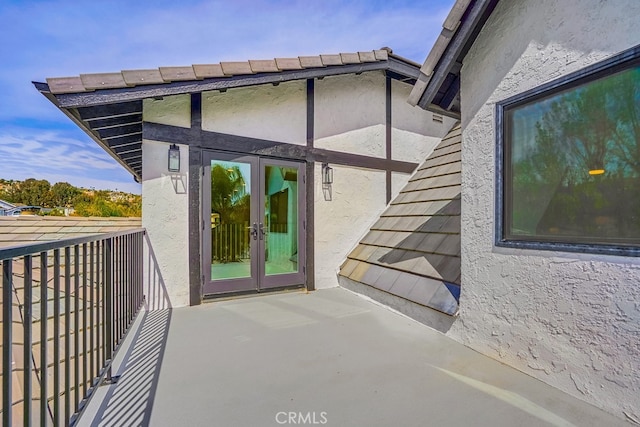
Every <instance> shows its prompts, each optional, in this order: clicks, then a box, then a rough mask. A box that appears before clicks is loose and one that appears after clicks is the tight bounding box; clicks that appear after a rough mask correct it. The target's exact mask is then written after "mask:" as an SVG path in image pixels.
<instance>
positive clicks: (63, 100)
mask: <svg viewBox="0 0 640 427" xmlns="http://www.w3.org/2000/svg"><path fill="white" fill-rule="evenodd" d="M377 70H390V71H393V72H395V73H397V74H400V75H403V76H406V77H409V78H411V79H417V78H418V76H419V75H420V69H419V67H418V66H417V65H414V64H411V63H409V62H406V61H403V60H400V59H398V58H396V57H389V58H388V59H387V60H385V61H377V62H368V63H362V64H349V65H338V66H328V67H323V68H313V69H305V70H291V71H283V72H279V73H259V74H252V75H238V76H230V77H220V78H212V79H203V80H191V81H182V82H172V83H163V84H156V85H148V86H135V87H130V88H118V89H103V90H96V91H94V92H82V93H69V94H58V95H55V97H56V99H57V103H56V105H57V106H58V107H59V108H61V109H63V108H79V107H89V106H95V105H104V104H113V103H120V102H126V101H134V100H141V99H145V98H154V97H160V96H170V95H182V94H188V93H197V92H204V91H211V90H224V89H231V88H239V87H247V86H255V85H261V84H267V83H282V82H287V81H292V80H306V79H312V78H321V77H326V76H336V75H341V74H360V73H364V72H367V71H377ZM39 85H44V86H46V91H47V92H48V86H47V85H46V84H44V83H40V84H39ZM36 87H38V86H36ZM38 89H39V90H40V91H41V92H43V90H42V89H40V88H38ZM43 93H44V92H43Z"/></svg>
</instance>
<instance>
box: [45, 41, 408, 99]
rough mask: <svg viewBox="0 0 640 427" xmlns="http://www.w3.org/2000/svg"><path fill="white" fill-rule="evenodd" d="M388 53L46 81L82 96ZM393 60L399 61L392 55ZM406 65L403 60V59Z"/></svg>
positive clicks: (317, 65) (54, 88)
mask: <svg viewBox="0 0 640 427" xmlns="http://www.w3.org/2000/svg"><path fill="white" fill-rule="evenodd" d="M389 51H390V50H387V49H379V50H374V51H370V52H356V53H339V54H333V55H319V56H299V57H297V58H274V59H266V60H265V59H258V60H256V59H251V60H248V61H240V62H220V63H219V64H194V65H188V66H182V67H160V68H158V69H148V70H122V71H119V72H115V73H95V74H80V75H79V76H73V77H54V78H48V79H47V84H48V85H49V90H50V91H51V93H52V94H54V95H57V94H66V93H81V92H90V91H94V90H99V89H117V88H127V87H135V86H142V85H151V84H163V83H171V82H175V81H191V80H203V79H208V78H219V77H231V76H239V75H251V74H256V73H278V72H282V71H289V70H303V69H307V68H321V67H327V66H335V65H348V64H363V63H367V62H377V61H386V60H388V59H389V55H390V52H389ZM395 57H396V58H399V57H397V56H395ZM403 60H404V61H405V62H408V61H407V60H406V59H403Z"/></svg>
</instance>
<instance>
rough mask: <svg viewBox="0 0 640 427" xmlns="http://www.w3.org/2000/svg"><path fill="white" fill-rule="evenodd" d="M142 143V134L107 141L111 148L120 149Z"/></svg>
mask: <svg viewBox="0 0 640 427" xmlns="http://www.w3.org/2000/svg"><path fill="white" fill-rule="evenodd" d="M141 141H142V134H137V135H127V136H120V137H117V138H110V139H108V140H105V142H106V143H107V145H108V146H109V147H120V146H122V145H129V144H138V143H140V142H141Z"/></svg>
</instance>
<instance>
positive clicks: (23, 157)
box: [0, 0, 454, 194]
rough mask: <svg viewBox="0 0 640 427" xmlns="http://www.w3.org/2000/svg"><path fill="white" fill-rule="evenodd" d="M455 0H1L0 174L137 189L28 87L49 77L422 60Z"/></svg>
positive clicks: (79, 184) (130, 178) (137, 186)
mask: <svg viewBox="0 0 640 427" xmlns="http://www.w3.org/2000/svg"><path fill="white" fill-rule="evenodd" d="M453 3H454V0H234V1H228V0H224V1H217V0H214V1H203V0H170V1H167V0H153V1H147V0H134V1H132V0H28V1H20V0H2V1H1V2H0V93H1V94H2V95H1V96H0V178H4V179H17V180H23V179H26V178H31V177H33V178H37V179H47V180H48V181H49V182H51V183H52V184H53V183H55V182H62V181H64V182H69V183H71V184H73V185H75V186H79V187H85V188H91V187H95V188H99V189H111V190H115V189H117V190H120V191H128V192H133V193H138V194H139V193H140V185H139V184H137V183H135V182H134V181H133V178H132V176H131V174H129V173H128V172H127V171H126V170H125V169H124V168H123V167H122V166H120V165H119V164H118V163H116V161H115V160H113V159H112V158H111V157H110V156H109V155H108V154H107V153H106V152H105V151H104V150H102V149H101V148H100V147H99V146H98V145H97V144H96V143H95V142H94V141H92V140H91V139H90V138H89V136H88V135H86V134H85V133H84V132H82V131H81V130H80V129H79V128H78V127H77V126H76V125H74V124H73V123H72V122H71V120H69V119H68V118H67V117H66V116H64V115H63V114H62V112H60V111H58V110H57V109H56V108H55V107H54V106H53V104H51V103H50V102H49V101H48V100H47V99H46V98H45V97H44V96H42V95H41V94H40V93H39V92H38V91H37V90H36V89H35V88H34V86H33V85H32V83H31V82H32V81H39V82H44V81H45V79H46V78H47V77H65V76H77V75H79V74H84V73H98V72H113V71H119V70H124V69H145V68H158V67H160V66H179V65H190V64H198V63H201V64H202V63H217V62H220V61H245V60H248V59H272V58H275V57H296V56H303V55H319V54H331V53H340V52H357V51H371V50H374V49H379V48H381V47H383V46H388V47H391V48H392V49H393V52H394V53H395V54H397V55H400V56H403V57H405V58H408V59H411V60H413V61H415V62H417V63H420V64H421V63H422V62H424V60H425V58H426V56H427V54H428V53H429V50H430V49H431V47H432V46H433V43H434V42H435V39H436V37H437V36H438V34H439V33H440V30H441V29H442V23H443V22H444V19H445V18H446V16H447V14H448V13H449V10H450V9H451V7H452V5H453Z"/></svg>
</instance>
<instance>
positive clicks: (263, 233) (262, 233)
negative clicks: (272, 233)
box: [260, 223, 267, 240]
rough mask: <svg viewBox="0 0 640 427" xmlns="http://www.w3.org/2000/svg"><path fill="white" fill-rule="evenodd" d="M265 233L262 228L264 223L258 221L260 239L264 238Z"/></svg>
mask: <svg viewBox="0 0 640 427" xmlns="http://www.w3.org/2000/svg"><path fill="white" fill-rule="evenodd" d="M265 234H267V232H266V231H265V229H264V224H263V223H260V240H262V239H264V236H265Z"/></svg>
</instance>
